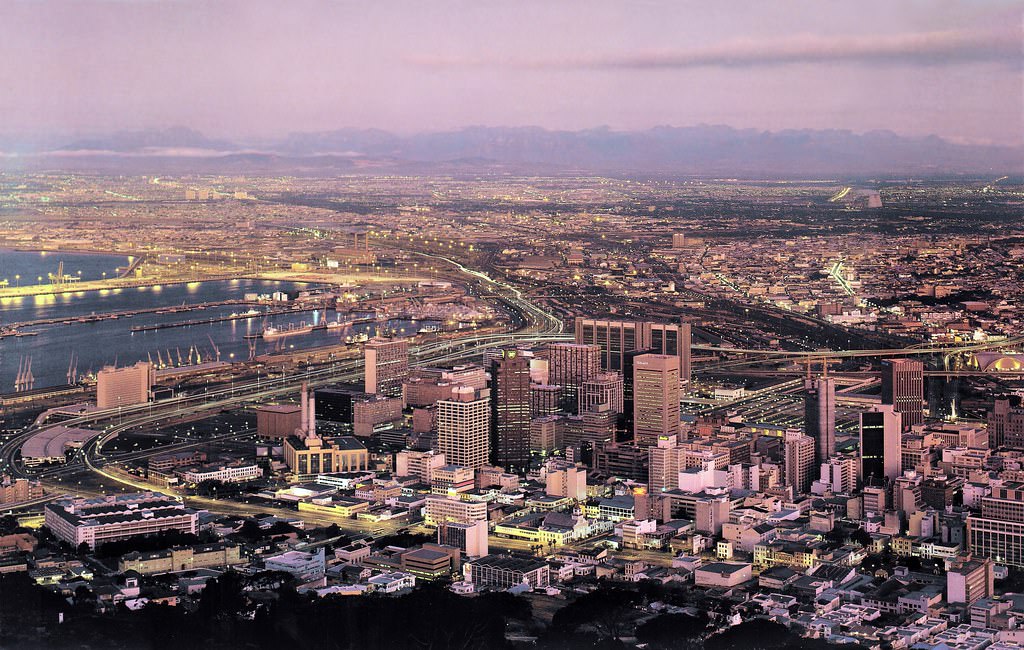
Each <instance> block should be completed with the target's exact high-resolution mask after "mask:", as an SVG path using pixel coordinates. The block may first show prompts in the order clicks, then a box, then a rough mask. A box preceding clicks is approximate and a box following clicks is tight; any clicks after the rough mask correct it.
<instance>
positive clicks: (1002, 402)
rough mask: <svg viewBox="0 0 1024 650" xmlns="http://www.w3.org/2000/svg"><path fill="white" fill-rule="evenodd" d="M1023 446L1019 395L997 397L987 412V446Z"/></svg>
mask: <svg viewBox="0 0 1024 650" xmlns="http://www.w3.org/2000/svg"><path fill="white" fill-rule="evenodd" d="M1004 445H1005V446H1007V447H1024V406H1022V405H1021V400H1020V398H1019V397H1014V398H1012V399H1010V398H1003V399H997V400H996V401H995V403H994V404H993V405H992V410H991V411H989V412H988V446H989V449H997V448H999V447H1002V446H1004Z"/></svg>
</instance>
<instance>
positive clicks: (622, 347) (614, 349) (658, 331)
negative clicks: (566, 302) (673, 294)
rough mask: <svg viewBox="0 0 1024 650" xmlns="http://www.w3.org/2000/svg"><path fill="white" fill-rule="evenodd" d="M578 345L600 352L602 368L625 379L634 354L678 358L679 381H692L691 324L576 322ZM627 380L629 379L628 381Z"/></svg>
mask: <svg viewBox="0 0 1024 650" xmlns="http://www.w3.org/2000/svg"><path fill="white" fill-rule="evenodd" d="M575 325H576V342H577V343H592V344H596V345H598V346H600V348H601V368H602V369H604V370H618V371H620V372H623V374H624V375H625V374H626V372H625V369H626V363H625V355H626V353H628V352H631V351H634V350H648V349H649V350H650V351H651V352H653V353H654V354H671V355H675V356H678V357H679V378H680V381H681V382H682V383H684V384H685V383H688V382H689V381H690V343H691V328H690V324H689V323H688V322H685V321H683V320H680V321H679V322H678V323H668V322H656V321H630V320H608V319H592V318H577V319H576V323H575ZM627 380H628V378H627Z"/></svg>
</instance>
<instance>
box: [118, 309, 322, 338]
mask: <svg viewBox="0 0 1024 650" xmlns="http://www.w3.org/2000/svg"><path fill="white" fill-rule="evenodd" d="M320 309H321V308H320V307H312V308H307V307H301V308H299V309H271V310H268V311H261V312H258V313H255V314H249V313H245V314H228V315H227V316H215V317H213V318H200V319H197V320H185V321H177V322H174V323H154V324H152V325H139V326H137V327H133V328H132V331H133V332H151V331H153V330H165V329H172V328H175V327H192V326H193V325H211V324H213V323H222V322H224V321H232V320H247V319H249V318H266V317H269V316H281V315H284V314H301V313H303V312H308V311H318V310H320ZM324 327H326V325H325V326H324Z"/></svg>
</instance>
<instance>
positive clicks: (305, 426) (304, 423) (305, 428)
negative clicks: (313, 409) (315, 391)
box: [299, 382, 309, 434]
mask: <svg viewBox="0 0 1024 650" xmlns="http://www.w3.org/2000/svg"><path fill="white" fill-rule="evenodd" d="M301 391H302V392H301V393H299V428H300V429H302V433H303V434H309V419H308V416H309V403H308V402H309V388H308V386H307V385H306V382H302V388H301Z"/></svg>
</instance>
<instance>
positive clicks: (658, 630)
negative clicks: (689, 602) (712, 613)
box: [636, 613, 708, 650]
mask: <svg viewBox="0 0 1024 650" xmlns="http://www.w3.org/2000/svg"><path fill="white" fill-rule="evenodd" d="M707 631H708V618H707V616H706V615H704V614H703V613H702V614H701V616H700V617H696V616H688V615H686V614H661V615H660V616H656V617H654V618H652V619H651V620H649V621H647V622H646V623H644V624H642V625H640V626H638V627H637V628H636V638H637V640H639V641H640V642H641V643H646V644H648V646H649V647H651V648H654V649H655V650H698V648H703V647H704V635H705V634H707Z"/></svg>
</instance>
